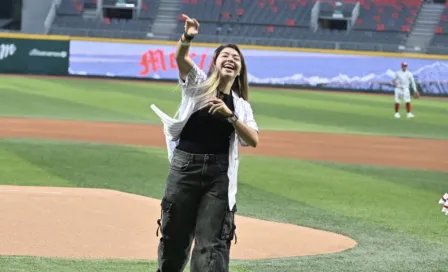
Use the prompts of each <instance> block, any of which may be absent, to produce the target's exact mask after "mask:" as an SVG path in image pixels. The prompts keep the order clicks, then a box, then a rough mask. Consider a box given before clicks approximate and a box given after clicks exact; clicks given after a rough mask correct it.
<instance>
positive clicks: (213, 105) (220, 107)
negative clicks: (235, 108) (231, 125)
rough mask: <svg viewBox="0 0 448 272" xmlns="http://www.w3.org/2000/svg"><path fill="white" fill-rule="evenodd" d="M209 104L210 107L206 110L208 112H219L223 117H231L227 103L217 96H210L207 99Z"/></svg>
mask: <svg viewBox="0 0 448 272" xmlns="http://www.w3.org/2000/svg"><path fill="white" fill-rule="evenodd" d="M209 106H210V109H209V110H208V112H209V113H211V114H213V115H215V114H219V115H221V116H223V117H226V118H227V117H231V116H232V115H233V112H232V111H231V110H230V109H229V108H228V107H227V105H226V104H225V103H224V101H222V100H221V99H218V98H212V99H210V100H209Z"/></svg>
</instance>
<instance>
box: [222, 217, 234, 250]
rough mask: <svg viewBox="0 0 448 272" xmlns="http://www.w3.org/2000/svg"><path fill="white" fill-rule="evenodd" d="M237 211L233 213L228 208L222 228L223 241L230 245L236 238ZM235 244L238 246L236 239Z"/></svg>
mask: <svg viewBox="0 0 448 272" xmlns="http://www.w3.org/2000/svg"><path fill="white" fill-rule="evenodd" d="M235 211H236V208H235V209H234V210H233V211H229V209H228V208H227V209H226V215H225V218H224V224H223V226H222V232H221V239H223V240H225V241H226V242H227V243H229V244H230V242H231V241H232V240H233V238H234V236H235V238H236V234H235V230H236V225H235ZM235 244H236V239H235Z"/></svg>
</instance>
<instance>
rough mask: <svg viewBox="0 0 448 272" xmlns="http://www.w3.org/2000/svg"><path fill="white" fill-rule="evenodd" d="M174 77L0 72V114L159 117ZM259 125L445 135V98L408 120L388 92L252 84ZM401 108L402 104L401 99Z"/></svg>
mask: <svg viewBox="0 0 448 272" xmlns="http://www.w3.org/2000/svg"><path fill="white" fill-rule="evenodd" d="M176 88H177V87H176V85H173V84H160V83H149V82H144V83H137V82H117V81H108V82H104V81H93V80H74V79H65V78H64V79H44V78H25V77H2V81H1V83H0V116H23V117H35V118H58V119H81V120H95V121H97V120H100V121H120V122H143V123H155V124H160V121H159V119H158V118H157V116H156V115H155V114H154V113H153V112H152V110H151V109H150V108H149V106H150V104H152V103H154V104H156V105H158V106H159V107H160V108H162V109H163V110H166V111H167V112H169V113H171V114H173V113H174V112H175V110H176V107H177V106H178V105H179V103H180V94H179V90H178V89H176ZM250 96H251V103H252V105H253V109H254V112H255V116H256V119H257V121H258V123H259V126H260V127H261V129H263V130H292V131H312V132H326V133H351V134H369V135H392V136H403V137H422V138H445V139H446V138H448V122H446V116H447V115H448V100H436V99H426V98H422V99H419V100H415V101H414V102H413V107H414V113H415V115H416V116H417V118H415V119H413V120H407V119H405V118H404V119H401V120H396V119H394V118H393V96H392V95H390V96H372V95H359V94H342V93H323V92H292V91H285V90H272V89H252V90H251V94H250ZM402 111H403V112H404V105H403V107H402Z"/></svg>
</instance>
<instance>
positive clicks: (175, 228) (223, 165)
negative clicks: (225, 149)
mask: <svg viewBox="0 0 448 272" xmlns="http://www.w3.org/2000/svg"><path fill="white" fill-rule="evenodd" d="M228 167H229V164H228V156H227V155H202V154H201V155H198V154H189V153H186V152H183V151H180V150H175V151H174V154H173V158H172V161H171V164H170V171H169V174H168V178H167V184H166V188H165V195H164V197H163V198H162V203H161V208H162V216H161V220H159V225H160V230H161V238H160V243H159V247H158V263H159V269H158V270H157V271H158V272H181V271H183V270H184V268H185V266H186V264H187V262H188V259H189V257H190V252H191V246H192V241H193V238H194V248H193V251H192V254H191V267H190V268H191V272H228V271H229V252H230V243H231V241H232V240H233V236H234V231H235V223H234V214H235V212H236V208H234V210H233V211H230V210H229V206H228V186H229V179H228V176H227V169H228Z"/></svg>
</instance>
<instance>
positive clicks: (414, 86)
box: [409, 72, 417, 91]
mask: <svg viewBox="0 0 448 272" xmlns="http://www.w3.org/2000/svg"><path fill="white" fill-rule="evenodd" d="M409 78H410V80H411V84H412V88H413V89H414V91H416V90H417V86H416V84H415V79H414V75H413V74H412V73H411V72H409Z"/></svg>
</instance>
